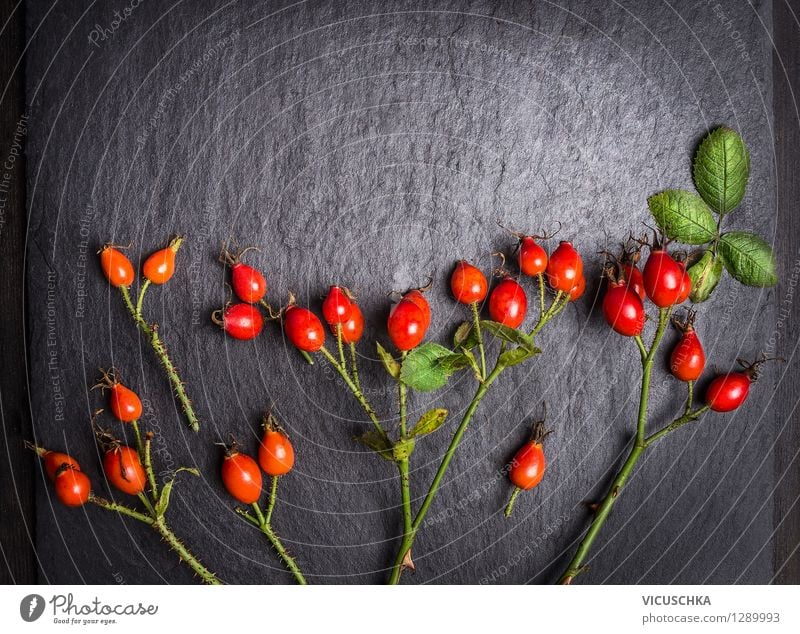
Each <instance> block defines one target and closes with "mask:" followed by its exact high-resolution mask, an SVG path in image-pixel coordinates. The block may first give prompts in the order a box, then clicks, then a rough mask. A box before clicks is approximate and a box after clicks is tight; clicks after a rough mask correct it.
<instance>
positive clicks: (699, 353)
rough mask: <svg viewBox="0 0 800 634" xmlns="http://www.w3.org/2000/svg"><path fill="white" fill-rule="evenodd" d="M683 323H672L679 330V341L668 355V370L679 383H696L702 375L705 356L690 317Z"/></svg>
mask: <svg viewBox="0 0 800 634" xmlns="http://www.w3.org/2000/svg"><path fill="white" fill-rule="evenodd" d="M689 315H690V316H689V317H688V318H687V319H686V322H685V323H682V324H681V323H679V322H673V323H675V325H676V326H677V327H678V328H679V329H680V330H681V333H682V334H681V339H680V341H679V342H678V345H676V346H675V348H673V350H672V354H670V359H669V369H670V372H672V375H673V376H674V377H675V378H676V379H678V380H680V381H696V380H697V379H698V378H699V377H700V375H701V374H702V373H703V369H704V368H705V365H706V354H705V352H704V351H703V345H702V344H701V343H700V338H699V337H698V336H697V333H696V332H695V329H694V326H693V325H692V315H693V313H689Z"/></svg>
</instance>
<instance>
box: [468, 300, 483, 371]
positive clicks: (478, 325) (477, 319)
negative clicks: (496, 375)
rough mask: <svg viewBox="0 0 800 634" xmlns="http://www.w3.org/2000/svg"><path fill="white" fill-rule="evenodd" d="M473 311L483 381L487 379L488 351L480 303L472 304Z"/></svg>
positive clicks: (473, 325)
mask: <svg viewBox="0 0 800 634" xmlns="http://www.w3.org/2000/svg"><path fill="white" fill-rule="evenodd" d="M469 307H470V310H471V311H472V327H473V328H475V334H476V335H477V337H478V351H479V352H480V355H481V380H483V379H485V378H486V351H485V350H484V347H483V334H482V333H481V316H480V313H479V312H478V302H472V303H471V304H470V305H469Z"/></svg>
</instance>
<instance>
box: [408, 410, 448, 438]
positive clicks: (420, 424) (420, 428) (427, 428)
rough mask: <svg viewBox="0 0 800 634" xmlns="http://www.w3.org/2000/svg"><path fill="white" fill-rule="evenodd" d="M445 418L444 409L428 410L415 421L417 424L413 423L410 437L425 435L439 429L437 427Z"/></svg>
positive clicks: (445, 412) (445, 411)
mask: <svg viewBox="0 0 800 634" xmlns="http://www.w3.org/2000/svg"><path fill="white" fill-rule="evenodd" d="M445 420H447V410H446V409H432V410H429V411H427V412H425V413H424V414H423V415H422V416H420V419H419V420H418V421H417V424H416V425H414V428H413V429H412V430H411V433H410V434H409V436H411V438H415V437H418V436H427V435H428V434H431V433H433V432H435V431H436V430H437V429H439V427H441V426H442V425H443V424H444V421H445Z"/></svg>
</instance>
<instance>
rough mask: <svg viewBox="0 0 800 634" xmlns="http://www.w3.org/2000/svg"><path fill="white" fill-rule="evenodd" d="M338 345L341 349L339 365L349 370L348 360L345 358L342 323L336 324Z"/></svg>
mask: <svg viewBox="0 0 800 634" xmlns="http://www.w3.org/2000/svg"><path fill="white" fill-rule="evenodd" d="M336 347H337V349H338V350H339V365H341V366H342V368H343V369H344V371H345V372H347V362H346V361H345V360H344V343H343V342H342V324H336Z"/></svg>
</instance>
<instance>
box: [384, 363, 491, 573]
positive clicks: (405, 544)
mask: <svg viewBox="0 0 800 634" xmlns="http://www.w3.org/2000/svg"><path fill="white" fill-rule="evenodd" d="M504 368H505V366H503V365H502V364H501V363H500V362H499V361H498V362H497V364H496V365H495V366H494V369H493V370H492V371H491V372H490V373H489V376H487V377H486V380H485V381H484V382H483V383H481V384H480V385H479V386H478V390H477V391H476V392H475V396H474V397H473V399H472V402H471V403H470V404H469V407H468V408H467V411H466V412H465V413H464V417H463V418H462V419H461V423H460V424H459V425H458V428H457V429H456V433H455V434H454V435H453V438H452V440H451V441H450V446H449V447H448V448H447V451H446V452H445V455H444V458H442V462H441V463H440V464H439V469H438V470H437V471H436V475H435V476H434V478H433V482H432V483H431V486H430V488H429V489H428V493H427V495H426V496H425V499H424V500H423V501H422V506H420V509H419V511H417V515H416V517H415V518H414V521H413V522H412V525H411V531H410V532H409V533H407V534H406V535H404V537H403V541H402V543H401V544H400V550H399V551H398V553H397V557H395V561H394V564H393V565H392V574H391V577H390V578H389V583H390V584H393V585H394V584H397V583H399V582H400V574H401V573H402V564H403V559H404V558H405V555H406V553H407V552H408V551H409V550H410V549H411V546H412V544H413V543H414V538H415V537H416V535H417V533H418V532H419V529H420V526H421V525H422V522H423V520H424V519H425V515H426V513H427V512H428V509H429V508H430V506H431V503H432V502H433V499H434V498H435V497H436V492H437V491H438V490H439V486H440V485H441V483H442V479H443V478H444V474H445V473H446V472H447V468H448V467H449V466H450V461H451V460H452V459H453V455H454V454H455V451H456V448H457V447H458V445H459V443H460V442H461V438H462V437H463V436H464V432H466V431H467V427H468V426H469V423H470V420H472V416H473V415H474V414H475V411H476V410H477V409H478V405H480V402H481V400H483V397H484V396H486V392H487V391H488V389H489V386H490V385H491V384H492V383H494V381H495V379H496V378H497V377H498V376H500V373H501V372H502V371H503V369H504Z"/></svg>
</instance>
